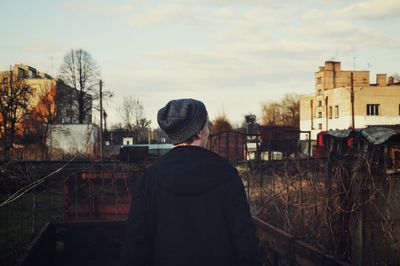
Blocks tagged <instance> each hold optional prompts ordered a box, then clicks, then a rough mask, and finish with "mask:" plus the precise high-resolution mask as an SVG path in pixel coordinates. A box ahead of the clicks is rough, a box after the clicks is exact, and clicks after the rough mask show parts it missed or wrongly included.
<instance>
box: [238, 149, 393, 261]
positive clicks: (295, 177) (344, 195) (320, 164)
mask: <svg viewBox="0 0 400 266" xmlns="http://www.w3.org/2000/svg"><path fill="white" fill-rule="evenodd" d="M379 149H380V148H378V147H375V148H372V149H369V150H366V151H365V152H362V153H358V154H355V155H348V156H330V157H329V158H327V159H288V160H285V161H275V162H259V163H253V164H252V165H251V164H250V165H245V166H242V167H240V168H239V169H240V170H241V174H242V177H243V179H244V182H245V184H246V185H247V187H246V189H247V193H248V199H249V202H250V205H251V207H252V212H253V215H255V216H256V217H258V218H260V219H261V220H263V221H266V222H268V223H269V224H271V225H273V226H275V227H277V228H279V229H281V230H283V231H285V232H287V233H289V234H291V235H293V236H294V237H295V238H296V239H299V240H303V241H305V242H307V243H309V244H311V245H313V246H315V247H317V248H319V249H321V250H322V251H323V252H324V253H326V254H331V255H332V256H335V257H338V258H340V259H343V260H345V261H348V262H362V263H361V264H363V265H397V264H399V263H400V257H399V255H398V254H399V251H400V250H399V247H400V246H399V244H400V242H399V241H400V223H399V222H398V221H399V218H400V211H399V210H400V209H399V207H400V206H399V201H398V199H399V198H400V180H399V175H393V174H387V173H386V172H387V171H386V169H387V167H388V166H389V165H388V164H385V163H384V161H385V158H384V157H385V155H384V153H382V152H381V151H379Z"/></svg>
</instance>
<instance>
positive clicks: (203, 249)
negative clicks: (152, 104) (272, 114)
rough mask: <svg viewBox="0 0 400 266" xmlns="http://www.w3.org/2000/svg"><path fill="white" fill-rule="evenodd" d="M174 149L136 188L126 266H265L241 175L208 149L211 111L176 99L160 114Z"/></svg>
mask: <svg viewBox="0 0 400 266" xmlns="http://www.w3.org/2000/svg"><path fill="white" fill-rule="evenodd" d="M157 120H158V124H159V126H160V128H161V129H162V130H164V131H165V132H166V134H167V135H168V137H169V139H170V141H171V142H172V143H173V144H174V145H175V147H174V148H173V149H172V150H171V151H169V152H168V153H167V154H165V155H164V156H163V157H161V158H160V159H159V160H158V161H157V162H156V163H155V165H153V166H151V167H149V168H147V169H146V170H145V172H144V175H143V176H141V177H139V178H138V179H137V181H136V184H135V190H134V193H133V198H132V204H131V207H130V211H129V217H128V220H127V234H126V243H125V246H124V249H123V255H122V265H135V266H142V265H143V266H144V265H146V266H153V265H154V266H161V265H163V266H261V265H262V264H261V262H260V255H259V253H258V245H259V240H258V238H257V237H256V230H255V225H254V224H253V222H252V219H251V215H250V209H249V204H248V202H247V198H246V194H245V190H244V186H243V183H242V179H241V177H240V176H239V175H238V172H237V170H236V169H235V168H234V167H233V166H232V165H230V164H229V163H228V162H227V161H226V160H225V159H223V158H222V157H220V156H219V155H217V154H216V153H213V152H211V151H209V150H207V149H206V145H207V141H208V136H209V128H208V114H207V110H206V107H205V106H204V104H203V103H202V102H201V101H198V100H194V99H178V100H172V101H170V102H168V103H167V104H166V106H165V107H163V108H161V109H160V110H159V111H158V115H157Z"/></svg>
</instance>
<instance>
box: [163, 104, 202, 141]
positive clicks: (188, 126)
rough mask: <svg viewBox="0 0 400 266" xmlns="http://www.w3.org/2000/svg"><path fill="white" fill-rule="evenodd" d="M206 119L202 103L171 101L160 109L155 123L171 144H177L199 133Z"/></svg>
mask: <svg viewBox="0 0 400 266" xmlns="http://www.w3.org/2000/svg"><path fill="white" fill-rule="evenodd" d="M206 119H207V110H206V107H205V106H204V103H202V102H201V101H198V100H194V99H178V100H172V101H169V102H168V103H167V105H166V106H164V107H163V108H161V109H160V110H159V111H158V114H157V122H158V124H159V125H160V128H161V129H162V130H164V131H165V133H166V134H167V135H168V137H169V139H170V140H171V142H172V144H174V145H175V144H179V143H182V142H185V141H186V140H188V139H190V138H191V137H193V136H194V135H196V133H197V132H199V131H200V130H201V129H202V128H203V126H204V124H205V123H206Z"/></svg>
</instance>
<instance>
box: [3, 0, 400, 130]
mask: <svg viewBox="0 0 400 266" xmlns="http://www.w3.org/2000/svg"><path fill="white" fill-rule="evenodd" d="M17 3H18V4H17ZM0 13H1V15H0V36H1V39H0V70H8V69H9V68H10V65H14V64H20V63H22V64H27V65H30V66H32V67H34V68H36V69H37V70H38V71H44V72H47V73H49V74H51V75H53V76H54V77H57V75H58V72H59V68H60V66H61V64H62V61H63V57H64V55H65V54H66V53H68V52H69V51H70V50H71V49H84V50H86V51H87V52H89V53H90V54H91V55H92V57H93V58H94V59H95V60H96V62H97V64H98V66H99V68H100V71H101V78H102V80H103V83H104V88H105V89H107V90H110V91H112V92H113V93H114V97H113V98H112V99H110V100H108V101H107V103H106V104H105V109H106V111H107V113H108V115H109V116H108V121H107V124H108V125H110V124H117V123H119V122H121V118H120V115H119V114H118V111H117V109H118V106H120V105H121V103H122V101H123V99H124V98H126V97H129V96H132V97H134V98H135V99H138V100H140V101H141V102H142V103H143V105H144V108H145V114H146V117H147V118H148V119H150V120H151V121H152V127H153V128H155V127H157V122H156V121H157V111H158V109H160V108H161V107H163V106H164V105H165V104H166V103H167V102H168V101H169V100H172V99H177V98H195V99H199V100H201V101H203V102H204V103H205V104H206V106H207V109H208V112H209V117H210V119H211V120H213V119H215V118H216V117H217V116H219V115H223V114H224V115H225V116H226V117H227V118H228V119H229V120H230V121H231V122H232V123H233V124H234V125H240V124H241V123H242V121H243V117H244V115H246V114H249V113H253V114H255V115H256V116H257V117H258V118H260V117H261V105H262V104H263V103H267V102H270V101H274V100H280V99H281V98H282V97H283V96H284V95H285V94H294V93H296V94H300V95H301V94H310V93H313V92H314V84H315V80H314V74H315V72H316V71H318V67H319V66H323V65H324V62H325V61H327V60H335V61H341V62H342V69H344V70H353V69H355V70H370V72H371V77H370V82H371V83H375V79H376V78H375V76H376V74H377V73H387V74H388V75H391V74H393V73H400V16H399V14H400V1H399V0H364V1H354V0H304V1H297V0H296V1H290V0H287V1H277V0H175V1H167V0H166V1H155V0H148V1H143V0H142V1H139V0H131V1H128V0H124V1H123V0H108V1H106V0H102V1H100V0H69V1H57V0H35V1H30V0H21V1H17V2H16V1H14V0H1V1H0ZM94 117H95V118H98V115H97V114H95V113H94Z"/></svg>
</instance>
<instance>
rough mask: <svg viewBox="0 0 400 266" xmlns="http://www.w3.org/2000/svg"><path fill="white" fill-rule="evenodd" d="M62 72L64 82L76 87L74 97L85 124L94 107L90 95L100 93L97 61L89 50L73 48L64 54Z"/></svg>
mask: <svg viewBox="0 0 400 266" xmlns="http://www.w3.org/2000/svg"><path fill="white" fill-rule="evenodd" d="M60 74H61V79H62V80H63V81H64V83H65V84H67V85H69V86H71V87H72V88H74V89H75V95H73V98H74V100H75V101H76V102H77V105H78V112H79V114H78V115H79V123H80V124H83V121H84V119H85V116H86V115H87V114H88V113H90V112H91V108H92V101H91V100H90V97H89V96H88V95H90V96H93V95H98V93H97V85H98V81H99V76H100V73H99V68H98V66H97V63H96V62H95V61H94V59H93V58H92V56H91V55H90V54H89V53H88V52H87V51H85V50H82V49H78V50H71V51H70V52H68V53H67V54H66V55H65V56H64V62H63V64H62V65H61V68H60ZM92 99H93V97H92ZM93 100H95V99H93Z"/></svg>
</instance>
